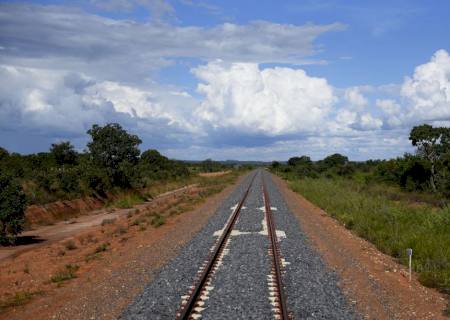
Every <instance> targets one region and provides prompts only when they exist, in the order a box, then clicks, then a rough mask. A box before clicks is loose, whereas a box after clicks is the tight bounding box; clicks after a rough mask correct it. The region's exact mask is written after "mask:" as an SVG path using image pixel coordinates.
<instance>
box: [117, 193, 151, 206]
mask: <svg viewBox="0 0 450 320" xmlns="http://www.w3.org/2000/svg"><path fill="white" fill-rule="evenodd" d="M146 200H147V198H146V197H144V196H142V195H141V194H139V193H137V192H132V193H126V194H124V195H121V196H120V197H119V198H118V199H116V200H115V201H113V202H112V203H111V204H110V205H111V207H115V208H121V209H129V208H132V207H133V206H135V205H137V204H140V203H143V202H145V201H146Z"/></svg>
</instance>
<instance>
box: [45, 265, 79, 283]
mask: <svg viewBox="0 0 450 320" xmlns="http://www.w3.org/2000/svg"><path fill="white" fill-rule="evenodd" d="M78 269H79V266H78V265H76V264H66V267H65V269H63V270H60V271H58V272H57V273H56V274H54V275H53V276H52V277H51V279H50V280H51V281H52V282H53V283H58V284H59V283H61V282H64V281H67V280H70V279H74V278H76V277H77V275H76V274H75V273H76V272H77V270H78Z"/></svg>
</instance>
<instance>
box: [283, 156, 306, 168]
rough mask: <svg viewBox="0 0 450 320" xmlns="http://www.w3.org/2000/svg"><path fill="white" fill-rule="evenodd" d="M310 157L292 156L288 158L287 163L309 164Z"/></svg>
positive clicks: (293, 164) (296, 164) (291, 164)
mask: <svg viewBox="0 0 450 320" xmlns="http://www.w3.org/2000/svg"><path fill="white" fill-rule="evenodd" d="M311 164H312V161H311V158H310V157H308V156H301V157H292V158H290V159H289V160H288V165H290V166H298V165H311Z"/></svg>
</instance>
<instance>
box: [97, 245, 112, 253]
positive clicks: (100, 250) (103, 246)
mask: <svg viewBox="0 0 450 320" xmlns="http://www.w3.org/2000/svg"><path fill="white" fill-rule="evenodd" d="M108 247H109V243H102V244H101V245H99V246H98V247H97V248H95V251H94V253H100V252H105V251H106V250H108Z"/></svg>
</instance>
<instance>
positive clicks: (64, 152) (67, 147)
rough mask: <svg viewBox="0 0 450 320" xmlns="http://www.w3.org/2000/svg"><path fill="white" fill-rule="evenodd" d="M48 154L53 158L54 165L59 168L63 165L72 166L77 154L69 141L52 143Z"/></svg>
mask: <svg viewBox="0 0 450 320" xmlns="http://www.w3.org/2000/svg"><path fill="white" fill-rule="evenodd" d="M50 153H51V154H52V155H53V157H54V158H55V161H56V163H57V164H58V165H60V166H62V165H65V164H68V165H72V164H75V163H76V162H77V156H78V154H77V152H76V151H75V149H74V147H73V145H72V144H71V143H70V142H69V141H65V142H61V143H53V144H52V147H51V148H50Z"/></svg>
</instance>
